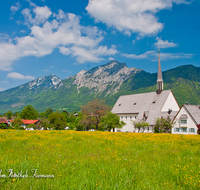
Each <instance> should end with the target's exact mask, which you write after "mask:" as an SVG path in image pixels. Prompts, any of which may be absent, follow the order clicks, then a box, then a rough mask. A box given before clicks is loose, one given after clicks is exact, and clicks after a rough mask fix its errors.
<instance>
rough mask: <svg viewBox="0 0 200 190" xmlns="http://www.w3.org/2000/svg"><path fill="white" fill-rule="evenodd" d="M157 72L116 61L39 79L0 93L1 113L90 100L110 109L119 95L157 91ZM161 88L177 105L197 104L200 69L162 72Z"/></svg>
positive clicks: (77, 106) (74, 107)
mask: <svg viewBox="0 0 200 190" xmlns="http://www.w3.org/2000/svg"><path fill="white" fill-rule="evenodd" d="M156 78H157V73H148V72H146V71H144V70H141V69H137V68H134V67H132V68H128V67H127V65H126V63H120V62H118V61H116V60H114V61H110V62H108V63H107V64H105V65H101V66H97V67H94V68H92V69H90V70H88V71H86V70H82V71H80V72H79V73H77V74H76V75H74V76H70V77H68V78H66V79H64V80H61V79H60V78H59V77H57V76H55V75H51V74H50V75H47V76H44V77H39V78H37V79H34V80H32V81H30V82H28V83H25V84H23V85H21V86H18V87H14V88H11V89H8V90H6V91H3V92H1V93H0V113H4V112H6V111H8V110H11V111H20V110H21V109H22V108H23V107H24V106H25V105H27V104H31V105H33V106H34V107H35V108H36V109H38V110H39V111H43V110H45V109H46V108H48V107H51V108H53V109H61V110H62V108H63V109H67V110H68V111H75V110H77V111H78V110H79V109H80V105H82V104H86V103H87V102H88V101H91V100H92V99H93V98H95V97H98V98H100V99H105V100H106V103H107V104H108V105H110V106H113V105H114V103H115V102H116V100H117V99H118V97H119V96H120V95H126V94H134V93H143V92H150V91H156ZM163 80H164V89H165V90H168V89H171V90H172V91H173V93H174V95H175V97H176V98H177V101H178V103H179V105H181V104H183V103H185V102H186V101H189V102H190V103H192V104H200V102H199V99H200V67H195V66H193V65H183V66H179V67H176V68H173V69H170V70H167V71H164V72H163Z"/></svg>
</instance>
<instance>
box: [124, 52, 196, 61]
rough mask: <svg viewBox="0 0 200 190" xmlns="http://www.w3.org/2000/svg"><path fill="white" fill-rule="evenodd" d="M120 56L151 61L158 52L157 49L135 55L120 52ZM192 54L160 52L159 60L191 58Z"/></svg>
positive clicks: (156, 56) (155, 57)
mask: <svg viewBox="0 0 200 190" xmlns="http://www.w3.org/2000/svg"><path fill="white" fill-rule="evenodd" d="M122 56H124V57H126V58H132V59H138V60H140V59H150V60H152V61H157V60H158V53H157V51H147V52H145V53H143V54H140V55H136V54H122ZM193 56H194V55H193V54H187V53H160V59H161V60H171V59H185V58H188V59H189V58H192V57H193Z"/></svg>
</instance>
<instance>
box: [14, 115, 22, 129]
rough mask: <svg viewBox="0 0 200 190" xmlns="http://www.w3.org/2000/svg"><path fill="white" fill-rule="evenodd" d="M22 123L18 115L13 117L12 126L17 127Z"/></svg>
mask: <svg viewBox="0 0 200 190" xmlns="http://www.w3.org/2000/svg"><path fill="white" fill-rule="evenodd" d="M22 124H24V123H23V121H22V120H21V118H20V117H15V119H14V121H13V122H12V126H13V127H15V128H16V129H18V128H19V127H20V126H21V125H22Z"/></svg>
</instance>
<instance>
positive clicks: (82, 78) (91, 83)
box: [73, 61, 141, 95]
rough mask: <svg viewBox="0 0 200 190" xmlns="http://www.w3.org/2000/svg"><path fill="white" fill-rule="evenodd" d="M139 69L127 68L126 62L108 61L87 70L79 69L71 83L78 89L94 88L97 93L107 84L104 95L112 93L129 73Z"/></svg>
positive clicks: (103, 89)
mask: <svg viewBox="0 0 200 190" xmlns="http://www.w3.org/2000/svg"><path fill="white" fill-rule="evenodd" d="M140 71H141V70H140V69H136V68H134V67H132V68H128V67H127V66H126V63H120V62H118V61H110V62H109V63H107V64H106V65H103V66H98V67H95V68H93V69H91V70H89V71H86V70H82V71H80V72H79V73H78V74H76V75H75V81H74V83H73V84H76V85H77V90H78V91H79V89H80V88H81V87H88V88H89V89H92V88H95V93H97V94H98V93H101V92H103V91H105V90H106V89H107V87H108V85H109V87H110V88H109V90H108V92H107V93H106V95H108V94H114V93H116V92H117V91H118V89H119V88H120V86H121V85H122V83H123V82H124V81H125V80H126V79H127V78H128V77H129V75H130V74H133V73H134V74H135V73H137V72H140Z"/></svg>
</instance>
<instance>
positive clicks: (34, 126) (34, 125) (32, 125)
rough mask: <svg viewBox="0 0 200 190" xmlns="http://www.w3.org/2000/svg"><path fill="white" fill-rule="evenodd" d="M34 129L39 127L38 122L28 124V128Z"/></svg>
mask: <svg viewBox="0 0 200 190" xmlns="http://www.w3.org/2000/svg"><path fill="white" fill-rule="evenodd" d="M32 128H33V129H34V130H36V128H37V125H36V124H29V125H27V126H26V129H32Z"/></svg>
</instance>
